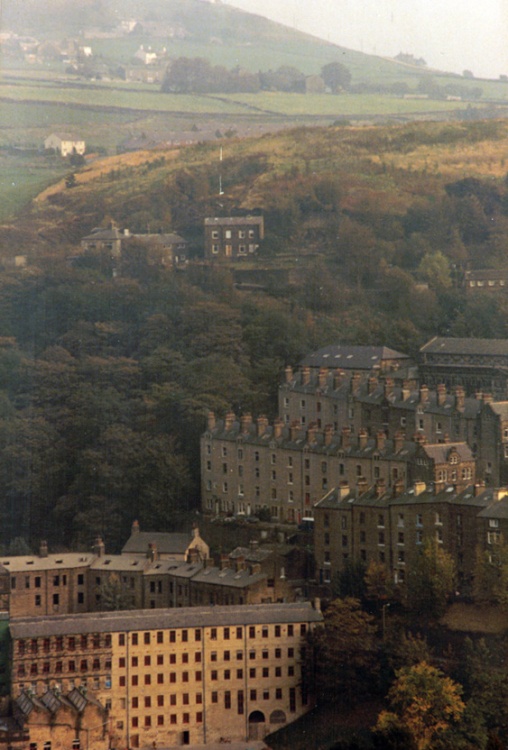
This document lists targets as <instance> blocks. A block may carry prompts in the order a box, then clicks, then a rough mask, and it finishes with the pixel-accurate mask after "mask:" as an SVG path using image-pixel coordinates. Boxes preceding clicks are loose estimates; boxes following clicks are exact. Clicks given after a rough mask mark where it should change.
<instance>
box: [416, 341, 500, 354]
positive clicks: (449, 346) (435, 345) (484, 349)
mask: <svg viewBox="0 0 508 750" xmlns="http://www.w3.org/2000/svg"><path fill="white" fill-rule="evenodd" d="M420 352H421V353H422V354H439V353H444V354H464V355H472V354H477V355H485V354H488V355H492V356H500V355H502V356H508V339H465V338H461V339H458V338H457V339H455V338H447V337H442V336H435V337H434V338H433V339H431V340H430V341H428V342H427V343H426V344H424V346H422V348H421V349H420Z"/></svg>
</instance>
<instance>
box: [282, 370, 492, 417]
mask: <svg viewBox="0 0 508 750" xmlns="http://www.w3.org/2000/svg"><path fill="white" fill-rule="evenodd" d="M330 372H332V379H333V390H338V388H340V386H341V385H342V384H343V383H344V380H345V377H346V373H345V372H344V370H340V369H337V370H332V371H330V370H329V368H328V367H320V368H319V370H318V373H317V387H318V388H320V389H325V388H326V387H327V385H328V380H329V376H330ZM285 373H286V383H287V384H291V383H293V382H294V373H293V368H292V367H290V366H288V367H286V370H285ZM311 373H312V368H310V367H302V368H301V370H300V379H301V385H310V382H311ZM362 381H363V377H362V375H361V373H359V372H354V373H353V374H352V375H351V378H350V391H351V393H352V394H356V393H358V390H359V388H360V385H361V383H362ZM379 382H380V381H379V379H378V378H377V377H376V376H375V375H371V376H370V377H369V378H368V380H367V392H368V394H369V395H372V394H373V393H374V392H375V391H376V390H377V389H378V388H379ZM394 386H395V383H394V380H393V378H385V379H384V380H383V388H384V395H385V398H389V396H391V394H392V393H393V389H394ZM411 393H412V391H411V387H410V382H409V381H408V380H404V381H403V382H402V388H401V397H402V400H403V401H407V399H408V398H409V397H410V396H411ZM453 395H454V396H455V407H456V409H459V410H461V409H463V408H464V400H465V397H466V394H465V390H464V388H463V387H462V386H461V385H457V386H455V388H454V389H453ZM446 396H447V390H446V385H445V384H444V383H440V384H439V385H438V386H437V388H436V397H437V404H438V406H444V404H445V403H446ZM475 398H477V399H479V400H482V401H484V402H486V403H489V402H491V401H492V400H493V396H492V395H491V394H490V393H481V392H477V393H476V394H475ZM419 399H420V403H422V404H424V403H426V402H427V401H428V400H429V389H428V387H427V386H426V385H422V386H420V388H419Z"/></svg>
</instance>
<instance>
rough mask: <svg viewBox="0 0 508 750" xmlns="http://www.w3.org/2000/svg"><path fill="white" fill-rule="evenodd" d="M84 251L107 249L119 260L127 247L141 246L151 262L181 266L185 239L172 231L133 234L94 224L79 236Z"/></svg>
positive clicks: (185, 251) (186, 244)
mask: <svg viewBox="0 0 508 750" xmlns="http://www.w3.org/2000/svg"><path fill="white" fill-rule="evenodd" d="M81 248H82V250H83V251H84V252H85V253H90V254H94V253H108V254H109V255H110V257H111V258H112V259H113V260H114V261H118V262H119V261H121V260H122V257H124V255H125V254H128V252H129V250H131V251H132V250H135V249H136V248H142V249H143V250H144V251H145V252H146V259H147V261H148V263H149V264H151V265H158V266H163V267H175V268H182V267H184V266H185V265H186V263H187V252H188V242H187V241H186V240H185V239H184V238H183V237H181V236H180V235H179V234H176V233H175V232H166V233H160V234H159V233H147V234H133V233H131V232H130V231H129V230H128V229H124V230H121V229H118V228H117V227H115V226H110V227H104V228H103V227H96V228H95V229H93V230H92V231H91V233H90V234H88V235H86V236H85V237H83V238H82V239H81Z"/></svg>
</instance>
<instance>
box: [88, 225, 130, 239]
mask: <svg viewBox="0 0 508 750" xmlns="http://www.w3.org/2000/svg"><path fill="white" fill-rule="evenodd" d="M122 238H123V235H122V233H121V232H120V230H119V229H116V228H113V229H111V227H110V228H109V229H102V228H101V227H96V228H95V229H92V231H91V233H90V234H88V235H87V236H86V237H83V238H82V240H81V241H82V242H87V241H90V242H93V241H94V240H103V241H107V240H120V239H122Z"/></svg>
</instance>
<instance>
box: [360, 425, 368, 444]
mask: <svg viewBox="0 0 508 750" xmlns="http://www.w3.org/2000/svg"><path fill="white" fill-rule="evenodd" d="M368 439H369V433H368V432H367V430H366V429H365V427H362V428H361V429H360V430H359V431H358V447H359V448H360V450H364V448H366V447H367V441H368Z"/></svg>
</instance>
